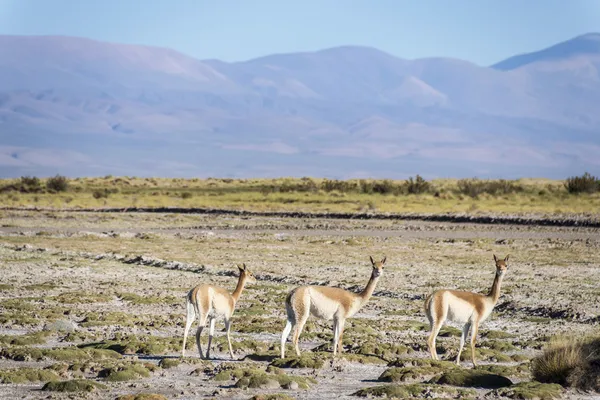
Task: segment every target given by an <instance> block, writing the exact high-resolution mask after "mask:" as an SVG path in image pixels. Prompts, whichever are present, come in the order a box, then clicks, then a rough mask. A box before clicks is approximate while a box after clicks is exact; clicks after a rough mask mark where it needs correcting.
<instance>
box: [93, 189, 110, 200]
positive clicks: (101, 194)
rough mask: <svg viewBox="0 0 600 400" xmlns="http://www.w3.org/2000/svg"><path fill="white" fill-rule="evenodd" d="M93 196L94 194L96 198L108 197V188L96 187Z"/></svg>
mask: <svg viewBox="0 0 600 400" xmlns="http://www.w3.org/2000/svg"><path fill="white" fill-rule="evenodd" d="M92 196H94V198H95V199H102V198H107V197H108V190H106V189H104V190H101V189H96V190H94V191H93V192H92Z"/></svg>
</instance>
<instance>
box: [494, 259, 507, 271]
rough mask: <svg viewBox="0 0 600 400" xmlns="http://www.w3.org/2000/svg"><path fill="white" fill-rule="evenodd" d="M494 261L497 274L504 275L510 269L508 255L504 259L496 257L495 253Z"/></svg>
mask: <svg viewBox="0 0 600 400" xmlns="http://www.w3.org/2000/svg"><path fill="white" fill-rule="evenodd" d="M494 261H495V262H496V274H498V275H504V273H505V272H506V270H507V269H508V255H507V256H506V257H505V258H504V260H503V259H501V258H498V257H496V255H495V254H494Z"/></svg>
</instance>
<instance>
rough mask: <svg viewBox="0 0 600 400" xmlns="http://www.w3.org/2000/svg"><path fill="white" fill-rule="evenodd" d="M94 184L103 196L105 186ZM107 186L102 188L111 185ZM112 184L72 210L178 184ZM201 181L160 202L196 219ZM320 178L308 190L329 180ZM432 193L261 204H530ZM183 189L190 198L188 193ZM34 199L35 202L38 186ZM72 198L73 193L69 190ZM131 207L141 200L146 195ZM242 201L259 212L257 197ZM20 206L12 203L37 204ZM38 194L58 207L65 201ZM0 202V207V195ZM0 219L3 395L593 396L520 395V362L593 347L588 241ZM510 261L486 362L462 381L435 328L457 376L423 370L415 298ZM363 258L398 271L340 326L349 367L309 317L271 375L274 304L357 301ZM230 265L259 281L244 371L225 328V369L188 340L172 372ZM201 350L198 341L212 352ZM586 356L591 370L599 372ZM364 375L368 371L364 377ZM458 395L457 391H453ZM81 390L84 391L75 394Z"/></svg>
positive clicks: (328, 227)
mask: <svg viewBox="0 0 600 400" xmlns="http://www.w3.org/2000/svg"><path fill="white" fill-rule="evenodd" d="M94 179H96V181H97V182H104V179H105V178H94ZM106 179H110V182H112V181H113V180H116V179H118V178H113V177H109V178H106ZM122 179H123V182H121V181H119V182H117V183H116V184H115V185H116V187H118V188H119V191H118V192H117V193H114V194H111V195H110V196H109V197H108V198H106V199H101V200H99V201H98V203H94V202H95V201H96V200H95V199H94V198H93V197H92V195H91V194H90V193H91V192H90V191H89V190H88V186H87V185H88V184H89V181H88V180H87V179H85V178H82V179H79V180H71V181H70V188H69V192H68V195H69V196H71V195H73V196H74V200H73V202H72V203H70V205H69V206H71V204H77V202H78V199H81V198H83V196H85V198H86V201H89V202H91V203H89V204H103V202H104V201H105V200H106V204H107V205H108V206H110V205H111V204H112V202H115V201H120V199H122V198H124V196H131V195H132V194H131V193H130V192H127V190H128V189H127V188H130V189H131V190H133V191H138V190H140V191H142V188H140V187H139V185H140V183H142V182H143V183H146V184H148V185H152V188H153V189H155V190H157V191H161V190H162V187H164V186H163V185H166V184H167V183H168V184H171V183H170V182H171V180H163V179H156V180H155V182H156V184H155V183H153V181H151V180H145V179H144V180H142V179H139V178H132V177H128V178H122ZM125 181H127V182H129V183H128V184H126V183H124V182H125ZM207 181H208V180H197V181H193V180H178V181H177V182H175V181H173V182H172V184H173V185H174V186H173V187H171V188H169V191H170V194H169V195H164V199H167V200H168V201H170V202H171V201H172V202H173V203H171V204H180V205H183V204H184V202H183V200H182V199H181V193H182V192H183V190H185V191H189V192H190V193H193V194H194V195H193V197H191V198H189V199H187V200H186V201H187V202H189V204H190V205H192V206H195V205H196V204H197V202H198V201H202V199H203V198H204V197H205V196H204V195H203V194H201V192H200V190H199V189H198V187H200V185H204V184H205V183H206V182H207ZM260 181H261V182H264V181H270V180H260ZM293 181H300V180H293ZM312 181H314V182H313V183H314V184H315V185H320V183H321V181H319V180H312ZM165 182H167V183H165ZM210 182H216V181H214V180H210ZM309 182H311V181H308V180H306V181H305V184H307V185H309V184H310V183H309ZM341 182H343V181H341ZM391 182H392V183H393V184H400V185H404V184H405V183H404V182H401V181H391ZM246 183H247V182H246V181H244V183H243V184H246ZM430 183H431V184H432V185H433V186H432V188H431V189H430V190H429V191H427V192H426V193H424V194H407V192H402V193H401V194H397V195H396V194H378V193H372V194H364V193H358V192H356V193H342V192H340V191H337V190H332V191H331V192H325V191H323V190H322V189H320V188H319V187H317V188H316V191H314V192H303V193H300V192H286V193H279V194H274V193H270V194H266V195H262V194H261V195H260V196H263V197H264V198H266V199H269V198H273V199H275V198H276V197H278V196H282V197H280V198H295V199H302V198H305V199H309V200H310V199H315V198H317V197H318V196H325V197H323V198H328V199H338V200H347V199H355V198H368V199H370V200H373V201H374V203H376V204H375V207H376V208H377V209H378V210H379V207H382V204H384V205H385V204H386V203H385V202H388V201H389V202H390V203H389V204H392V202H394V203H393V204H401V203H402V202H405V201H406V202H409V204H410V202H411V201H413V200H412V199H414V201H417V200H418V201H422V202H424V203H427V202H428V201H454V202H461V201H465V202H469V203H476V204H489V203H491V202H501V201H506V202H512V201H513V200H514V199H517V200H516V201H519V200H518V199H521V196H530V195H532V196H534V194H532V193H533V192H532V191H530V189H529V186H528V185H529V183H527V182H520V184H522V185H523V186H524V188H525V189H524V191H523V192H519V193H513V194H509V195H506V198H504V196H498V197H492V196H491V195H488V194H485V193H484V194H481V195H480V196H479V198H478V199H474V198H471V197H470V196H464V195H462V194H459V193H458V192H456V187H455V186H452V185H454V183H452V185H450V184H449V183H448V182H441V183H440V182H439V181H434V182H430ZM546 184H547V182H546V183H544V185H542V186H544V190H545V191H546V193H559V197H561V196H562V197H561V198H562V201H565V199H567V200H568V201H571V200H572V201H573V202H575V203H577V202H579V201H590V199H592V200H593V199H595V197H594V196H598V194H586V193H583V194H582V195H580V196H579V195H578V196H574V195H570V194H569V193H568V192H567V191H566V189H565V188H564V186H562V182H558V184H557V185H556V188H555V189H547V188H545V185H546ZM102 185H104V183H102ZM185 185H188V187H187V188H185V189H184V188H183V187H184V186H185ZM221 185H223V187H227V186H226V185H241V184H240V183H239V182H237V181H235V180H234V181H230V182H228V183H225V182H220V181H218V182H217V183H216V187H218V188H219V189H218V190H221ZM444 185H448V186H444ZM536 185H537V183H536ZM41 186H42V188H43V189H42V190H45V188H44V187H45V180H42V181H41ZM77 187H82V188H83V189H81V191H80V192H78V191H77ZM106 187H109V186H106ZM538 187H540V186H539V185H538ZM402 190H405V189H402ZM531 190H533V189H531ZM552 190H556V192H552ZM438 191H439V197H436V195H435V194H434V193H437V192H438ZM124 192H126V193H129V194H124ZM80 193H83V194H84V195H82V196H80ZM137 193H138V194H137V195H139V198H140V199H142V200H143V199H144V195H143V194H139V193H141V192H137ZM249 193H250V197H251V198H252V196H254V194H252V193H251V192H249ZM15 194H16V195H17V196H19V197H20V198H22V197H27V196H30V194H29V193H16V192H15ZM40 195H41V196H43V197H45V198H55V199H62V197H61V194H60V193H53V194H50V193H41V194H40ZM235 195H236V196H237V195H238V194H235ZM2 196H5V194H2V193H0V197H2ZM161 196H163V194H160V195H158V196H156V197H157V198H161ZM221 196H224V197H225V198H229V199H232V198H233V197H228V196H233V194H231V193H229V194H223V195H216V196H214V198H217V199H222V197H221ZM461 196H464V199H463V200H460V197H461ZM535 196H537V195H535ZM540 196H541V195H540ZM544 196H546V195H544ZM206 197H208V196H206ZM445 197H446V198H445ZM548 197H549V196H548ZM523 198H524V197H523ZM142 200H140V201H142ZM179 201H181V203H178V202H179ZM241 201H243V202H245V201H246V200H245V199H242V200H241ZM273 201H275V200H273ZM361 201H362V200H361ZM486 202H489V203H486ZM42 203H43V202H42ZM9 204H10V203H9ZM239 204H242V203H239ZM243 204H246V203H243ZM247 204H250V202H248V203H247ZM290 204H295V203H290ZM340 204H341V203H340ZM56 205H57V206H60V207H62V206H63V200H60V202H59V201H58V200H57V202H56ZM259 207H260V206H259ZM384 207H385V206H384ZM0 220H1V221H2V225H3V226H5V227H7V229H5V230H4V231H3V236H2V240H1V243H0V275H1V276H2V284H0V285H3V286H0V290H3V291H2V292H1V293H2V299H0V328H1V329H2V333H3V335H1V336H0V381H2V382H4V384H2V385H0V386H2V387H1V388H0V390H1V391H2V393H3V395H5V397H7V398H34V399H39V398H46V397H52V398H61V399H62V398H67V397H72V398H80V397H83V396H84V395H86V393H84V392H79V393H77V392H73V393H51V392H48V391H41V390H39V389H40V388H41V387H42V386H43V385H44V384H45V383H46V382H50V381H55V382H57V381H67V382H72V381H73V380H76V381H77V380H79V381H82V382H92V385H93V383H96V382H98V383H100V384H102V385H104V386H105V387H107V390H106V391H104V392H101V393H92V394H88V395H86V397H89V398H96V397H98V398H111V399H115V398H117V396H127V397H124V398H125V399H136V398H137V399H138V400H139V399H144V398H148V399H160V398H161V397H160V396H165V397H167V398H171V397H181V398H225V397H239V398H246V399H249V398H251V397H252V396H256V397H258V398H261V397H265V398H269V397H273V398H282V399H284V398H285V397H284V396H285V395H287V396H290V397H292V398H293V397H298V398H313V397H319V396H320V397H327V398H329V397H335V396H336V395H338V393H339V394H342V395H348V394H350V393H353V392H356V391H358V389H360V388H365V389H364V390H362V391H359V392H358V393H357V395H361V396H367V397H369V396H370V397H380V396H388V397H393V396H396V398H408V399H411V398H446V399H448V398H471V399H474V398H490V399H492V398H513V399H536V398H537V399H540V400H542V399H550V398H561V397H565V398H567V397H569V396H571V395H573V394H574V393H576V396H577V397H581V398H591V397H592V396H593V392H591V394H589V393H584V392H582V391H579V390H576V389H575V388H572V389H569V390H566V389H563V388H562V386H560V385H556V384H552V383H540V382H530V380H531V379H532V373H531V369H530V366H532V364H533V363H534V362H530V358H531V357H534V356H535V355H537V354H540V353H541V350H542V347H543V346H544V345H545V344H547V343H548V341H549V340H550V337H551V335H553V334H556V333H560V332H565V331H566V332H569V331H573V332H574V334H575V333H577V334H585V333H592V332H594V329H595V326H596V322H597V316H596V314H597V313H596V308H595V307H594V306H593V305H592V306H589V305H590V300H589V299H594V298H595V297H594V296H597V294H598V293H600V291H599V289H598V286H597V284H596V283H597V281H598V278H599V277H600V272H599V271H600V269H599V268H597V267H598V265H600V252H597V251H596V250H597V249H598V248H599V246H600V241H599V240H598V239H597V238H596V237H595V236H594V233H595V230H594V229H590V228H584V227H576V228H564V227H532V226H524V225H521V226H518V227H517V226H516V225H515V226H511V225H498V226H493V225H476V224H453V223H444V222H439V223H428V222H425V223H423V222H420V221H410V220H404V221H396V220H385V219H373V220H371V219H362V218H356V219H354V218H349V219H331V218H295V219H291V218H282V217H280V216H275V217H257V216H246V215H241V216H238V215H225V216H224V215H218V216H213V215H208V214H195V213H185V212H182V213H141V212H135V213H127V212H123V213H121V212H115V213H112V212H86V213H81V212H76V211H45V210H44V211H40V210H12V209H3V210H0ZM187 228H192V229H187ZM359 232H360V233H359ZM381 232H385V237H382V235H381ZM458 236H460V238H459V237H458ZM507 250H510V251H511V253H512V252H514V253H515V259H514V268H513V269H511V270H509V275H507V277H506V292H505V294H504V295H503V296H502V298H501V300H500V307H499V308H498V310H497V312H494V315H493V317H492V321H493V323H491V324H486V325H484V326H482V329H481V330H480V334H481V337H482V340H481V342H480V346H478V347H477V350H476V351H477V358H478V360H480V361H481V365H480V366H478V367H475V368H471V367H470V365H469V366H467V367H466V368H464V367H461V368H458V367H456V366H455V364H454V363H453V361H454V359H455V357H456V351H457V344H458V340H459V338H458V337H457V335H459V334H460V330H459V329H457V328H456V327H455V326H453V325H452V324H451V325H450V326H446V327H444V329H443V330H442V331H441V333H440V335H439V341H438V349H439V354H440V356H441V357H442V358H443V359H444V360H449V361H435V360H431V359H430V358H429V357H428V352H427V344H426V338H427V334H428V330H429V324H428V323H427V320H426V318H425V316H424V314H423V311H422V304H423V298H424V296H425V295H426V294H427V293H429V292H431V290H433V289H435V288H439V287H442V285H443V286H444V287H453V288H456V289H458V290H475V291H481V292H485V291H487V289H488V287H489V278H490V276H491V274H492V270H490V269H489V268H491V266H492V265H493V264H492V262H493V261H492V256H491V254H492V253H496V254H497V253H499V252H505V251H507ZM373 252H374V253H377V254H378V255H383V254H385V255H387V256H388V258H389V259H390V261H393V263H392V264H390V267H389V269H387V270H386V271H385V275H384V279H382V280H381V281H380V282H379V284H378V288H377V290H376V292H375V294H374V296H373V298H372V302H371V303H369V305H368V307H367V308H366V309H365V313H359V314H357V315H356V316H355V317H353V318H351V319H350V320H349V321H348V322H347V326H346V330H345V333H344V338H343V342H342V344H343V348H344V351H343V353H342V354H340V355H338V356H337V357H335V358H333V355H332V348H331V341H332V332H331V322H329V321H319V320H317V319H314V318H310V319H309V320H308V322H307V324H306V329H305V331H306V335H305V336H303V337H302V339H301V341H300V346H301V348H302V357H299V358H297V357H293V354H294V351H293V350H292V348H291V346H292V345H291V344H290V343H288V344H287V346H288V350H289V352H288V358H287V359H285V360H280V359H279V354H280V349H279V337H280V335H281V331H282V329H283V328H284V325H285V308H284V307H283V299H284V298H285V296H286V295H287V293H289V291H290V290H291V289H292V288H293V287H296V286H297V285H300V284H318V285H322V284H324V285H331V286H336V287H342V288H345V289H349V290H351V291H355V292H356V291H359V290H361V288H362V287H364V283H365V274H366V273H367V272H366V271H365V268H367V270H368V268H369V265H368V255H369V253H373ZM517 254H518V256H517ZM373 255H374V256H375V255H376V254H373ZM239 262H246V263H249V265H254V266H255V268H256V270H257V278H259V281H258V282H257V283H255V284H252V285H249V287H248V288H247V290H248V291H249V292H248V296H247V297H245V298H243V299H241V301H240V302H239V304H238V305H237V306H236V308H237V311H236V313H235V314H234V318H233V325H232V345H233V349H234V355H235V358H236V360H235V361H232V362H229V354H228V352H227V345H226V343H227V340H226V337H225V330H224V326H223V324H217V326H216V330H215V337H214V338H213V342H212V343H213V351H211V353H212V354H214V356H215V357H216V359H217V360H210V361H206V360H201V359H200V358H198V356H197V349H196V344H195V342H194V340H193V339H192V340H190V341H188V349H189V350H191V351H189V352H188V356H189V357H184V358H181V357H179V355H180V354H181V345H182V339H183V338H182V334H181V333H182V331H183V327H184V324H185V301H184V300H185V295H186V293H187V292H188V291H189V289H190V288H191V287H193V285H195V284H196V283H200V282H214V283H215V284H219V285H222V287H226V288H227V289H228V290H233V288H234V287H235V276H234V275H235V274H236V273H235V267H234V266H233V265H234V264H235V263H239ZM511 271H514V273H513V272H511ZM565 271H567V272H568V273H565ZM549 290H554V292H553V293H555V295H554V296H553V298H552V302H549V301H548V297H547V296H548V291H549ZM235 315H237V317H235ZM542 321H543V323H542ZM195 328H196V325H194V326H193V329H192V333H193V332H194V331H195ZM205 329H206V330H208V327H206V328H205ZM206 330H205V333H206ZM206 344H207V340H206V338H205V340H204V341H203V347H204V350H206ZM466 347H467V349H466V350H465V351H464V352H463V357H466V359H467V361H468V360H469V358H470V350H469V347H470V346H468V343H467V346H466ZM592 351H594V350H593V349H592ZM289 356H291V357H289ZM594 357H595V356H592V357H590V359H591V360H592V365H595V364H593V363H595V362H596V361H595V359H594ZM498 361H500V362H498ZM515 361H517V362H515ZM365 363H378V364H377V365H372V366H367V365H361V364H365ZM157 364H158V366H157ZM386 364H387V365H388V366H387V367H386V366H385V365H386ZM467 364H470V363H467ZM292 368H297V369H292ZM315 369H316V370H315ZM384 370H385V372H384ZM455 370H456V371H459V372H456V373H455V372H454V371H455ZM463 370H464V371H467V373H466V375H465V373H464V372H463ZM577 371H581V372H577ZM578 374H579V375H578ZM482 375H484V378H485V379H489V376H490V375H491V376H500V377H501V379H502V380H504V379H509V380H511V381H512V382H520V383H519V384H513V385H510V386H506V387H503V388H500V389H491V388H487V389H483V388H478V386H486V387H491V386H492V385H490V384H489V382H488V381H484V384H483V385H482V384H481V382H479V381H477V379H475V378H473V376H482ZM594 376H595V375H594V372H593V371H590V370H589V369H587V368H579V369H577V368H574V369H573V371H572V372H571V373H569V374H567V378H566V383H565V386H569V385H571V386H574V382H582V381H588V382H591V383H586V385H587V386H583V387H585V388H586V389H585V390H590V391H592V390H594V389H593V385H594V382H595V381H594ZM503 377H506V378H503ZM313 378H314V379H316V380H318V384H315V383H314V381H313ZM496 379H497V378H496ZM429 382H436V383H429ZM437 382H440V383H437ZM442 382H443V383H444V384H441V383H442ZM504 382H505V383H506V384H508V382H506V381H504ZM236 384H237V386H238V388H236V387H235V386H236ZM459 384H460V385H465V386H464V387H462V386H456V385H459ZM65 385H66V386H67V387H72V386H73V384H72V383H69V384H65ZM86 385H87V384H86ZM469 385H472V386H469ZM578 385H579V383H578ZM371 386H373V387H371ZM367 387H368V388H367ZM240 388H241V389H240ZM303 388H305V389H303ZM590 388H591V389H590ZM74 390H79V391H80V390H86V389H85V386H83V387H81V386H77V387H76V388H75V389H74ZM89 390H101V389H99V388H96V389H94V388H90V389H89ZM154 393H156V395H153V394H154Z"/></svg>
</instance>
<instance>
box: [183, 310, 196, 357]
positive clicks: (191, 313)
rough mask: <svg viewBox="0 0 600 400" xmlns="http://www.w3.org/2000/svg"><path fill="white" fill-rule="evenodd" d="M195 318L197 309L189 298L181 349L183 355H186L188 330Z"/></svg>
mask: <svg viewBox="0 0 600 400" xmlns="http://www.w3.org/2000/svg"><path fill="white" fill-rule="evenodd" d="M194 318H196V311H195V310H194V305H193V304H192V303H191V302H190V301H189V300H187V314H186V320H185V331H183V348H182V349H181V357H185V343H186V342H187V336H188V332H189V331H190V328H191V327H192V324H193V323H194Z"/></svg>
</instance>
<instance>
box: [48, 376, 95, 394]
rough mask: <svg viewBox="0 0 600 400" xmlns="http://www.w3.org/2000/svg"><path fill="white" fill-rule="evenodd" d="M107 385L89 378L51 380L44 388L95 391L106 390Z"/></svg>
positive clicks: (52, 390)
mask: <svg viewBox="0 0 600 400" xmlns="http://www.w3.org/2000/svg"><path fill="white" fill-rule="evenodd" d="M106 388H107V387H106V386H105V385H103V384H101V383H98V382H94V381H90V380H87V379H74V380H71V381H63V382H57V381H50V382H48V383H46V384H45V385H44V387H42V390H44V391H49V392H93V391H95V390H97V389H101V390H104V389H106Z"/></svg>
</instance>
